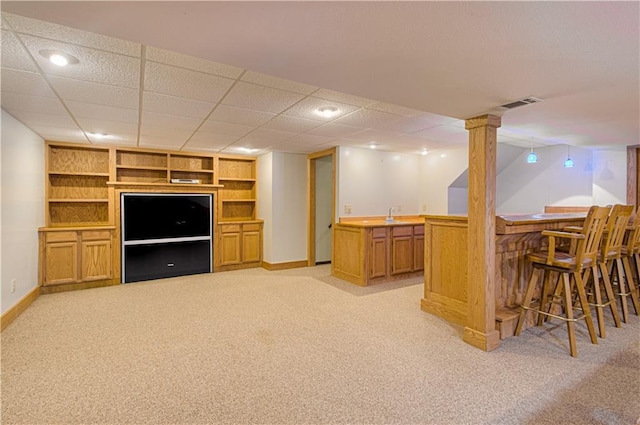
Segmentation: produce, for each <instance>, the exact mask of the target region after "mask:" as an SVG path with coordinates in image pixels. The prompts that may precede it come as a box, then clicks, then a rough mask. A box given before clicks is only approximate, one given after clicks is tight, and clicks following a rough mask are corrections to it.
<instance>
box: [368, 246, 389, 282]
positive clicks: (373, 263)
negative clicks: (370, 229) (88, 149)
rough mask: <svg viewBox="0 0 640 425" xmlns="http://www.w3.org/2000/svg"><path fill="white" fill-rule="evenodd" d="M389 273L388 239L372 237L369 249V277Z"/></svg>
mask: <svg viewBox="0 0 640 425" xmlns="http://www.w3.org/2000/svg"><path fill="white" fill-rule="evenodd" d="M386 274H387V239H386V238H372V239H371V251H369V277H370V278H373V277H382V276H386Z"/></svg>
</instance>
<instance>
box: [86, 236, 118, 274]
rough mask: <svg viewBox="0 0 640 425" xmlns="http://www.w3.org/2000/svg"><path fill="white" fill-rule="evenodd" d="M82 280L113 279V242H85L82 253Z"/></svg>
mask: <svg viewBox="0 0 640 425" xmlns="http://www.w3.org/2000/svg"><path fill="white" fill-rule="evenodd" d="M80 256H81V262H82V280H83V281H91V280H101V279H111V277H112V275H113V269H112V267H111V241H110V240H102V241H83V242H82V251H81V254H80Z"/></svg>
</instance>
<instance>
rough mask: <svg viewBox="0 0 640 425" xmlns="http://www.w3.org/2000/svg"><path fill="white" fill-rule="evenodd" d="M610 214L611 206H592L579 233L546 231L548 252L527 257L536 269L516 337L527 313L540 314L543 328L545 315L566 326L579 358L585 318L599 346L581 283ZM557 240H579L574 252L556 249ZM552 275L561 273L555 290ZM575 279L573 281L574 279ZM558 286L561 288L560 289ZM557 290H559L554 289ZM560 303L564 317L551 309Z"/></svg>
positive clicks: (571, 344)
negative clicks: (578, 331)
mask: <svg viewBox="0 0 640 425" xmlns="http://www.w3.org/2000/svg"><path fill="white" fill-rule="evenodd" d="M610 211H611V208H610V207H597V206H593V207H591V208H590V209H589V213H588V214H587V217H586V219H585V221H584V225H583V226H582V228H581V229H580V231H579V232H576V233H573V232H560V231H551V230H544V231H542V235H543V236H547V237H548V238H549V246H548V248H547V249H546V250H541V251H536V252H532V253H531V254H528V255H527V257H526V258H527V260H528V261H530V262H531V264H532V266H533V272H532V273H531V278H530V279H529V283H528V285H527V290H526V291H525V295H524V300H523V302H522V310H521V311H520V317H519V318H518V325H517V327H516V331H515V334H516V335H520V333H521V332H522V328H523V326H524V322H525V320H526V314H527V312H528V311H530V310H531V311H535V312H537V313H538V322H537V324H538V326H541V325H542V316H543V315H544V316H547V317H555V318H557V319H561V320H563V321H565V322H566V323H567V332H568V335H569V348H570V353H571V356H572V357H577V356H578V350H577V348H576V335H575V322H576V321H578V320H581V319H584V320H585V322H586V324H587V329H588V330H589V337H590V339H591V342H592V343H593V344H597V343H598V337H597V336H596V331H595V328H594V326H593V320H592V318H591V310H590V309H589V303H588V302H587V295H586V293H585V290H584V283H583V281H582V273H583V271H584V269H586V268H588V267H592V265H593V264H596V262H597V256H598V247H599V245H600V240H601V238H602V232H603V231H604V226H605V223H606V221H607V217H608V216H609V212H610ZM556 238H566V239H570V240H576V241H577V243H576V244H575V249H573V250H571V251H570V252H561V251H557V250H556ZM551 272H556V273H559V275H560V276H559V278H558V280H557V281H556V288H551V285H552V282H551V279H550V274H551ZM541 276H542V277H543V280H542V282H543V284H542V290H541V296H540V299H539V301H538V302H537V303H536V304H534V305H533V306H532V300H533V294H534V291H535V289H536V287H537V285H538V281H539V280H540V277H541ZM571 278H573V279H571ZM572 280H573V283H574V284H575V288H576V290H577V292H578V301H579V305H578V306H577V307H579V308H580V309H581V310H582V315H580V316H578V317H575V316H574V305H573V302H572V290H571V283H572V282H571V281H572ZM559 285H562V286H560V287H559V288H558V286H559ZM555 289H557V290H555ZM555 304H560V305H561V306H562V307H563V308H562V312H563V313H564V315H560V314H561V313H562V312H561V313H560V314H555V313H553V312H552V307H553V306H554V305H555Z"/></svg>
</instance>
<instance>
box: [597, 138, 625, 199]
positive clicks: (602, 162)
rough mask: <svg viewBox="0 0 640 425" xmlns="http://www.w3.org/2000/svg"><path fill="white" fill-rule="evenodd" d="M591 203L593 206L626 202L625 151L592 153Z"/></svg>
mask: <svg viewBox="0 0 640 425" xmlns="http://www.w3.org/2000/svg"><path fill="white" fill-rule="evenodd" d="M592 168H593V203H594V204H595V205H613V204H625V203H626V202H627V149H626V147H625V146H623V147H621V148H620V149H617V150H613V149H606V150H597V151H594V152H593V165H592Z"/></svg>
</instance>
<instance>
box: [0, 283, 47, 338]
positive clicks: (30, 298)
mask: <svg viewBox="0 0 640 425" xmlns="http://www.w3.org/2000/svg"><path fill="white" fill-rule="evenodd" d="M39 296H40V287H39V286H36V287H35V288H33V289H32V290H31V291H29V292H28V293H27V295H25V296H24V297H22V298H21V299H20V301H18V302H17V303H16V305H14V306H13V307H11V308H10V309H9V310H7V311H5V312H4V314H3V315H2V316H0V331H3V330H4V329H5V328H6V327H7V326H9V324H10V323H11V322H13V321H14V320H15V319H16V317H18V316H20V314H22V312H23V311H25V310H26V309H27V307H29V306H30V305H31V303H33V302H34V301H35V300H36V299H37V298H38V297H39Z"/></svg>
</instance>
